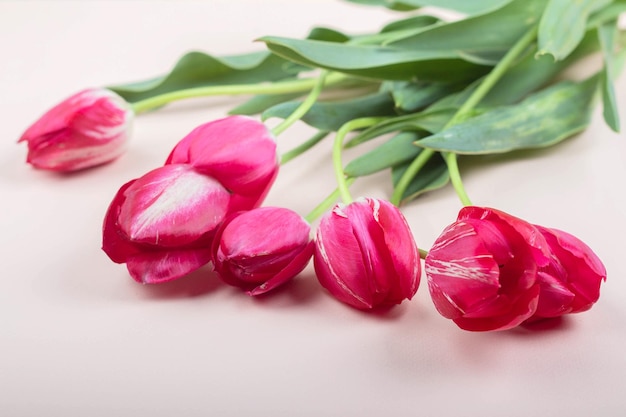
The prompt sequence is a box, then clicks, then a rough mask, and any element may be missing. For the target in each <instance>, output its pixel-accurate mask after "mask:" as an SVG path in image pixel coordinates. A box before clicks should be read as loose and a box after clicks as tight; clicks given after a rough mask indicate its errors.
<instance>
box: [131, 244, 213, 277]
mask: <svg viewBox="0 0 626 417" xmlns="http://www.w3.org/2000/svg"><path fill="white" fill-rule="evenodd" d="M210 260H211V251H210V250H209V249H189V250H171V251H154V252H150V251H146V252H143V253H139V254H137V255H134V256H132V257H130V258H129V259H128V260H127V262H126V267H127V268H128V272H129V273H130V275H131V277H133V279H134V280H135V281H137V282H140V283H144V284H159V283H163V282H167V281H171V280H174V279H177V278H180V277H183V276H185V275H187V274H189V273H190V272H193V271H195V270H196V269H198V268H200V267H202V266H203V265H205V264H207V263H208V262H209V261H210Z"/></svg>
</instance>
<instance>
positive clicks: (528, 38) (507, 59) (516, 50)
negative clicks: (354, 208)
mask: <svg viewBox="0 0 626 417" xmlns="http://www.w3.org/2000/svg"><path fill="white" fill-rule="evenodd" d="M538 28H539V26H538V25H535V26H533V27H532V28H531V29H530V30H529V31H528V32H526V34H525V35H524V36H522V37H521V38H520V39H519V40H518V41H517V42H516V43H515V45H513V47H512V48H511V49H509V51H508V52H507V53H506V55H504V56H503V57H502V59H501V60H500V61H499V62H498V63H497V64H496V66H495V67H493V69H492V70H491V72H489V74H487V75H486V76H485V78H484V79H483V80H482V82H481V83H480V84H479V86H478V88H476V90H474V92H472V94H471V95H470V96H469V97H468V99H467V100H466V101H465V102H464V103H463V105H461V107H460V108H459V109H458V110H457V111H456V113H455V114H454V116H452V118H450V120H449V121H448V123H446V125H445V126H444V127H443V129H442V130H445V129H447V128H449V127H451V126H453V125H455V124H457V123H459V122H460V121H461V120H462V119H463V118H464V117H466V116H467V114H468V113H469V112H471V111H472V110H473V109H474V107H476V105H478V103H480V101H481V100H482V99H483V98H485V96H486V95H487V93H489V91H491V89H492V88H493V86H494V85H496V83H497V82H498V81H499V80H500V79H501V78H502V76H503V75H504V73H505V72H506V71H507V70H508V69H509V68H510V67H511V65H512V64H513V62H515V60H516V59H517V58H518V57H519V56H520V55H521V54H522V53H523V52H524V51H525V50H526V48H528V46H529V45H530V44H532V43H533V42H534V41H535V39H536V38H537V30H538ZM425 151H428V153H426V154H425ZM434 154H435V152H434V151H433V150H430V149H425V150H424V151H423V152H421V153H420V154H419V155H418V157H417V159H420V160H419V161H418V160H417V159H416V160H414V161H413V163H412V164H411V165H410V166H409V169H407V170H406V172H405V173H404V174H403V175H402V177H401V178H400V181H398V185H396V187H395V190H394V196H395V198H394V199H392V202H394V204H399V203H400V201H401V198H402V196H403V195H404V193H405V192H406V189H407V188H408V186H409V184H411V181H413V178H415V176H416V175H417V174H418V172H419V170H420V169H421V168H422V167H423V166H424V164H425V163H426V162H427V161H428V159H429V158H431V157H432V155H434ZM421 158H423V159H424V160H422V159H421ZM444 159H445V160H446V163H448V169H449V168H450V164H449V162H448V161H449V160H451V159H452V158H451V157H448V156H447V155H445V154H444ZM453 164H454V166H453V169H454V167H456V170H457V172H456V173H455V174H454V176H455V177H456V178H455V179H454V180H452V177H453V174H452V173H450V179H451V181H453V183H452V185H453V186H454V187H455V191H456V192H457V194H459V198H460V199H461V201H463V204H466V202H469V198H468V197H467V193H466V192H465V189H464V187H463V183H462V182H461V177H460V175H459V172H458V167H457V166H456V155H455V156H454V162H453ZM455 184H456V185H455Z"/></svg>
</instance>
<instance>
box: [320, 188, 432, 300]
mask: <svg viewBox="0 0 626 417" xmlns="http://www.w3.org/2000/svg"><path fill="white" fill-rule="evenodd" d="M314 266H315V272H316V274H317V278H318V280H319V282H320V284H322V286H323V287H325V288H326V289H327V290H328V291H329V292H330V294H331V295H333V296H334V297H335V298H337V299H338V300H339V301H342V302H344V303H346V304H348V305H350V306H352V307H355V308H358V309H363V310H368V309H372V308H376V307H387V306H392V305H395V304H399V303H401V302H402V301H403V300H406V299H411V298H412V297H413V295H415V293H416V292H417V288H418V285H419V281H420V258H419V252H418V249H417V245H416V244H415V240H414V239H413V235H412V233H411V230H410V229H409V226H408V223H407V221H406V219H405V218H404V216H403V215H402V213H401V212H400V210H399V209H398V208H397V207H396V206H394V205H393V204H391V203H389V202H387V201H384V200H378V199H373V198H366V199H359V200H357V201H355V202H353V203H350V204H348V205H342V204H340V205H337V206H335V208H334V209H333V210H332V211H331V212H329V213H328V214H327V215H326V216H324V217H323V218H322V219H321V221H320V224H319V227H318V230H317V239H316V247H315V255H314Z"/></svg>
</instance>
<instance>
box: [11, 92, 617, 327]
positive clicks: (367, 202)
mask: <svg viewBox="0 0 626 417" xmlns="http://www.w3.org/2000/svg"><path fill="white" fill-rule="evenodd" d="M132 118H133V111H132V109H131V107H130V106H129V105H128V104H127V103H126V102H125V100H124V99H122V98H121V97H119V96H117V95H116V94H115V93H113V92H112V91H109V90H107V89H90V90H85V91H82V92H80V93H78V94H76V95H74V96H72V97H70V98H68V99H66V100H64V101H63V102H61V103H60V104H58V105H57V106H55V107H54V108H53V109H51V110H50V111H48V112H47V113H46V114H44V115H43V116H42V117H41V118H40V119H39V120H38V121H37V122H36V123H34V124H33V125H32V126H31V127H30V128H29V129H27V130H26V131H25V133H24V134H23V136H22V138H21V139H20V140H21V141H25V142H27V143H28V162H30V163H31V164H32V165H33V166H34V167H36V168H40V169H47V170H54V171H73V170H81V169H84V168H88V167H92V166H96V165H100V164H103V163H106V162H109V161H112V160H114V159H115V158H117V157H118V156H119V155H120V154H121V153H122V151H123V148H124V145H125V143H126V142H127V139H128V137H129V129H130V125H131V123H132ZM283 128H284V127H283ZM275 131H276V130H275ZM275 136H276V135H275V133H274V132H273V131H271V130H270V129H268V128H267V127H266V125H265V124H264V123H262V122H260V121H258V120H256V119H254V118H251V117H247V116H229V117H225V118H223V119H219V120H214V121H210V122H208V123H206V124H203V125H201V126H198V127H196V128H195V129H193V130H192V131H191V132H190V133H189V134H188V135H187V136H185V137H184V138H182V140H180V141H179V142H178V143H177V144H176V146H175V147H174V148H173V149H172V151H171V153H170V155H169V156H168V157H167V159H166V160H165V163H164V164H163V166H160V167H158V168H155V169H154V170H152V171H150V172H147V173H146V174H145V175H143V176H141V177H140V178H136V179H133V180H131V181H129V182H127V183H126V184H124V185H123V186H122V187H121V188H120V189H119V191H118V193H117V194H116V195H115V196H114V198H113V200H112V202H111V204H110V206H109V208H108V211H107V212H106V215H105V219H104V225H103V250H104V252H105V253H106V254H107V255H108V256H109V257H110V259H111V260H113V261H114V262H116V263H125V264H126V266H127V268H128V272H129V273H130V276H131V277H132V278H133V279H134V280H136V281H138V282H140V283H144V284H160V283H164V282H167V281H171V280H176V279H185V276H186V275H187V274H189V273H191V272H192V271H195V270H197V269H199V268H201V267H203V266H204V265H207V264H211V265H212V267H213V269H214V271H215V272H216V273H217V275H218V276H219V277H220V278H221V279H222V280H223V281H224V282H225V283H227V284H230V285H233V286H236V287H239V288H241V289H242V290H243V291H245V292H246V293H247V294H249V295H251V296H258V295H260V294H265V293H268V292H270V291H272V290H273V289H275V288H277V287H279V286H281V285H283V284H284V283H286V282H288V281H289V280H291V279H293V278H294V277H296V276H297V275H298V274H299V273H300V272H301V271H303V270H304V269H305V268H306V266H307V265H308V264H309V263H310V261H311V258H312V259H313V265H314V269H315V273H316V276H317V279H318V280H319V283H320V284H321V286H323V287H324V288H325V289H326V290H327V292H328V294H330V295H331V296H333V297H334V298H336V299H337V300H339V301H340V302H343V303H345V304H347V305H349V306H351V307H354V308H356V309H360V310H374V309H380V308H389V307H391V306H393V305H396V304H399V303H401V302H402V301H404V300H410V299H411V298H412V297H413V296H414V295H415V293H416V291H417V290H418V287H419V283H420V278H421V272H422V266H421V260H420V256H422V257H423V258H425V260H424V265H425V267H424V271H425V274H426V279H427V283H428V290H429V291H430V295H431V297H432V300H433V303H434V305H435V307H436V309H437V311H439V313H441V314H442V315H443V316H444V317H446V318H449V319H451V320H453V321H454V323H456V324H457V325H458V326H459V327H460V328H462V329H466V330H472V331H486V330H504V329H509V328H512V327H515V326H518V325H520V324H522V323H528V322H532V321H536V320H540V319H546V318H553V317H559V316H562V315H564V314H570V313H577V312H581V311H585V310H588V309H589V308H590V307H591V306H592V305H593V304H594V303H595V302H596V301H597V300H598V297H599V292H600V284H601V282H602V281H604V280H605V279H606V271H605V269H604V267H603V265H602V262H601V261H600V260H599V259H598V257H597V256H596V255H595V254H594V253H593V251H592V250H591V249H590V248H589V247H588V246H587V245H585V244H584V243H583V242H582V241H580V240H579V239H577V238H576V237H574V236H572V235H570V234H568V233H566V232H563V231H560V230H556V229H552V228H547V227H543V226H538V225H534V224H531V223H529V222H527V221H524V220H522V219H519V218H517V217H514V216H512V215H510V214H507V213H504V212H502V211H499V210H496V209H493V208H487V207H477V206H473V205H466V206H465V207H463V208H462V209H461V211H460V212H459V214H458V217H457V219H456V220H455V221H454V222H452V223H451V224H450V225H448V226H447V227H446V228H445V229H444V230H443V232H442V233H441V235H440V236H439V237H438V238H437V239H436V241H435V242H434V244H433V245H432V247H431V248H430V250H429V251H428V252H426V251H420V250H418V247H417V245H416V241H415V238H414V236H413V233H412V232H411V230H410V229H409V226H408V223H407V221H406V219H405V218H404V216H403V214H402V212H401V210H400V209H399V207H398V206H396V205H394V204H392V203H390V202H389V201H386V200H382V199H376V198H367V197H365V198H359V199H356V200H352V199H351V197H350V195H349V193H348V192H347V187H348V184H347V183H346V181H345V175H343V173H342V172H341V169H339V172H338V179H339V184H340V186H339V193H338V194H339V195H340V196H342V199H343V202H342V203H338V204H335V202H334V201H333V202H332V204H327V208H326V210H322V212H321V213H319V211H317V212H316V213H315V214H313V215H310V216H307V217H303V216H301V215H299V214H298V213H296V212H294V211H292V210H290V209H288V208H284V207H268V206H263V201H264V198H265V196H266V195H267V193H268V191H269V190H270V188H271V187H272V184H273V182H274V180H275V179H276V177H277V175H278V173H279V167H280V163H279V160H280V158H279V155H278V154H277V147H276V138H275ZM338 148H340V147H337V149H338ZM339 160H340V159H339ZM450 169H451V170H454V169H455V167H454V165H450ZM342 177H343V181H342ZM335 197H336V196H335ZM332 205H334V206H333V207H331V206H332ZM320 214H323V216H322V218H321V219H320V221H319V224H318V226H317V230H316V231H314V230H312V226H311V223H312V222H313V220H315V217H317V216H319V215H320Z"/></svg>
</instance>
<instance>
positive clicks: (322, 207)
mask: <svg viewBox="0 0 626 417" xmlns="http://www.w3.org/2000/svg"><path fill="white" fill-rule="evenodd" d="M354 180H355V178H352V177H350V178H346V185H347V186H348V187H349V186H350V185H352V183H353V182H354ZM339 193H340V192H339V187H337V188H335V191H333V192H332V193H330V194H329V195H328V197H326V198H325V199H324V201H322V202H321V203H320V204H319V205H318V206H317V207H315V208H314V209H313V210H311V212H310V213H309V214H307V215H306V216H305V217H304V219H305V220H306V221H307V222H309V223H312V222H313V221H314V220H315V219H317V218H318V217H319V216H321V215H322V214H324V213H325V212H326V211H327V210H328V209H329V208H331V207H332V206H333V205H334V204H335V201H337V199H338V198H339Z"/></svg>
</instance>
